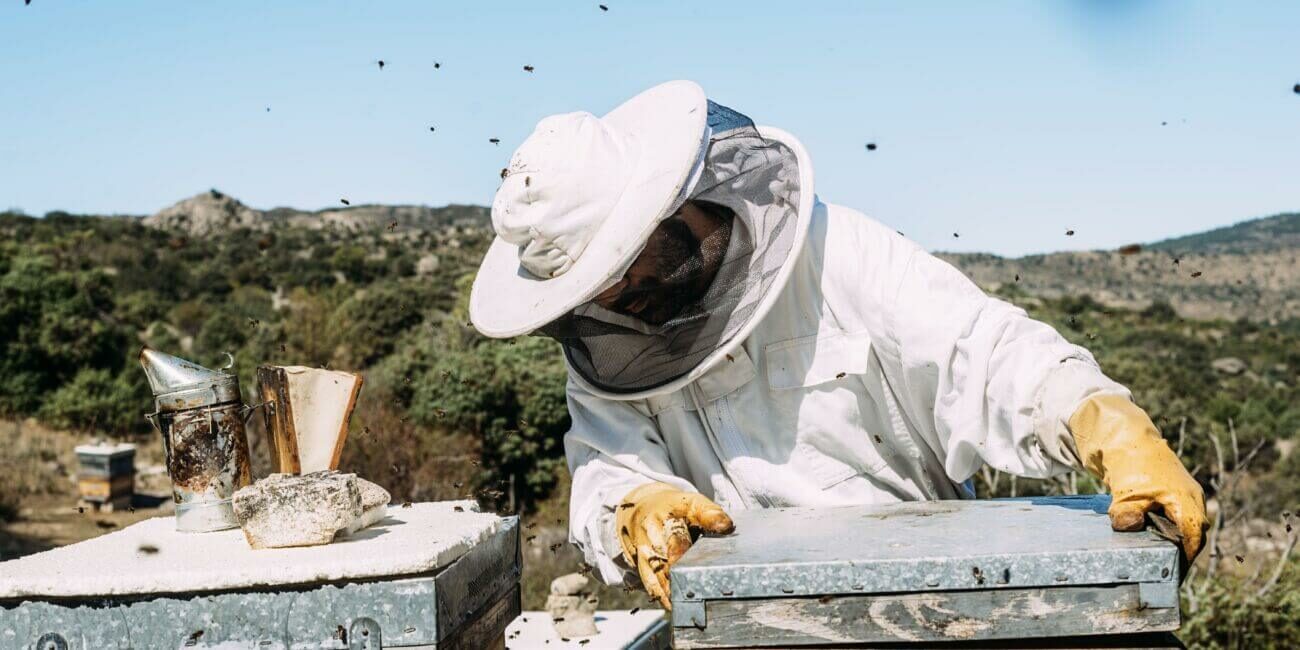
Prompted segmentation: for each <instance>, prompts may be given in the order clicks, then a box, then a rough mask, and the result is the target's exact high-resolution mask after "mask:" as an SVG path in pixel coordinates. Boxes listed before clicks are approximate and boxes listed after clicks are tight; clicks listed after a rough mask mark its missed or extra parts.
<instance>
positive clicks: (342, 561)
mask: <svg viewBox="0 0 1300 650" xmlns="http://www.w3.org/2000/svg"><path fill="white" fill-rule="evenodd" d="M457 507H459V508H461V509H462V510H463V511H462V512H458V511H456V508H457ZM476 510H477V507H476V506H475V504H474V503H473V502H472V501H444V502H438V503H417V504H412V505H411V506H410V507H406V508H404V507H402V506H389V508H388V515H387V517H386V518H385V519H384V520H382V521H380V522H379V523H376V524H375V525H374V526H371V527H370V528H367V529H365V530H362V531H360V532H358V533H356V534H355V535H352V536H351V537H347V538H342V539H339V540H336V541H335V542H334V543H332V544H327V545H324V546H309V547H303V548H283V549H263V550H257V551H255V550H253V549H251V548H249V546H248V542H247V541H245V539H244V534H243V532H242V531H240V530H239V529H237V528H236V529H233V530H225V531H220V532H212V533H182V532H177V531H176V529H175V528H176V522H175V520H174V518H172V517H157V518H154V519H149V520H146V521H143V522H140V523H137V524H134V525H132V526H128V527H126V528H124V529H122V530H120V531H117V532H113V533H109V534H107V535H103V536H100V537H96V538H94V539H90V540H86V541H84V542H79V543H77V544H71V545H69V546H64V547H61V548H56V549H53V550H50V551H45V552H43V553H37V554H34V555H29V556H27V557H23V558H19V559H16V560H10V561H8V562H4V563H0V600H4V599H16V598H28V599H34V600H44V599H54V598H85V597H94V596H127V595H146V594H186V593H209V592H215V591H225V590H237V589H250V588H263V587H282V586H291V585H310V584H315V583H321V582H337V581H346V580H364V579H373V578H385V577H394V576H404V575H410V574H419V573H427V572H430V571H435V570H438V569H440V568H442V567H445V566H447V565H448V564H450V563H451V562H453V561H455V560H456V559H457V558H459V557H461V556H462V555H464V554H465V553H466V552H467V551H469V550H470V549H471V548H473V547H474V546H475V545H476V544H478V543H480V542H482V541H483V540H486V539H487V538H488V537H490V536H492V535H493V534H494V533H496V532H497V529H498V528H499V527H500V526H501V522H502V519H501V518H500V517H498V516H496V515H495V514H490V513H481V512H477V511H476Z"/></svg>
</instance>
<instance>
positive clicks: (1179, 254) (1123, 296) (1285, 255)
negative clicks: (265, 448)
mask: <svg viewBox="0 0 1300 650" xmlns="http://www.w3.org/2000/svg"><path fill="white" fill-rule="evenodd" d="M142 223H143V224H145V225H147V226H150V227H153V228H158V229H161V230H167V231H172V232H180V233H184V234H186V235H188V236H191V237H200V238H204V237H212V236H215V235H218V234H220V233H225V232H229V231H231V230H238V229H241V228H242V229H249V230H253V231H266V232H270V231H284V230H286V229H295V228H300V229H306V230H338V231H342V232H352V233H359V232H375V233H380V235H379V237H380V238H382V239H384V240H389V241H403V240H409V239H410V238H411V237H412V236H419V235H421V234H424V233H438V232H441V231H443V230H445V229H447V228H457V227H458V228H460V229H461V230H462V231H463V232H466V233H474V238H475V239H484V240H485V239H486V238H487V236H488V235H489V231H488V228H489V227H490V226H489V224H490V218H489V214H488V209H487V208H485V207H482V206H468V205H449V206H445V207H441V208H431V207H426V206H414V205H394V206H386V205H358V206H348V207H340V208H334V209H327V210H317V211H306V210H298V209H294V208H273V209H270V210H258V209H255V208H250V207H248V206H246V205H244V204H243V203H241V202H239V201H238V200H236V199H235V198H233V197H231V196H228V195H225V194H222V193H221V192H219V191H217V190H211V191H208V192H203V193H201V194H198V195H195V196H193V197H190V198H188V199H185V200H183V201H180V202H178V203H176V204H175V205H172V206H170V207H168V208H166V209H164V210H161V211H159V212H158V213H157V214H154V215H152V216H148V217H145V218H144V219H143V220H142ZM1298 251H1300V213H1288V214H1280V215H1276V216H1272V217H1265V218H1261V219H1252V220H1248V221H1243V222H1240V223H1237V224H1235V225H1232V226H1227V227H1224V228H1217V229H1214V230H1210V231H1206V232H1203V233H1194V234H1190V235H1184V236H1181V237H1176V238H1172V239H1166V240H1163V241H1159V242H1155V243H1152V244H1148V245H1144V246H1142V247H1141V250H1140V251H1138V252H1133V251H1125V253H1120V252H1119V251H1086V252H1067V253H1050V254H1044V255H1030V256H1026V257H1020V258H1003V257H999V256H996V255H990V254H981V253H940V256H941V257H943V258H944V259H946V260H948V261H950V262H952V263H953V264H955V265H956V266H957V267H958V268H960V269H962V271H964V272H965V273H966V274H967V275H969V276H971V278H972V279H974V280H975V282H976V283H978V284H979V285H980V286H982V287H984V288H985V289H988V290H990V291H1019V292H1021V293H1025V294H1028V295H1031V296H1037V297H1043V298H1061V297H1074V296H1078V295H1081V294H1088V295H1090V296H1091V297H1092V298H1094V299H1096V300H1098V301H1100V302H1102V303H1104V304H1107V305H1112V306H1118V307H1127V308H1133V309H1141V308H1144V307H1146V306H1147V305H1149V304H1151V302H1152V301H1156V300H1160V301H1165V302H1168V303H1169V304H1171V305H1172V306H1173V307H1174V308H1175V309H1176V310H1177V311H1178V313H1179V314H1182V315H1183V316H1186V317H1189V318H1197V319H1232V320H1235V319H1240V318H1245V319H1248V320H1252V321H1260V322H1278V321H1283V320H1288V319H1293V318H1300V256H1298V255H1297V252H1298ZM430 254H431V252H430ZM470 257H471V258H472V255H471V256H470ZM469 271H472V268H466V269H465V272H469Z"/></svg>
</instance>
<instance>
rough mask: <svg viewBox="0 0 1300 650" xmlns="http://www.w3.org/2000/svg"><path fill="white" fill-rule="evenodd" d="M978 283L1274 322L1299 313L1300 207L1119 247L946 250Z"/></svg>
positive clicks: (1195, 314) (1039, 293)
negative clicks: (1012, 254) (1020, 252)
mask: <svg viewBox="0 0 1300 650" xmlns="http://www.w3.org/2000/svg"><path fill="white" fill-rule="evenodd" d="M941 257H943V258H944V259H947V260H948V261H950V262H952V263H953V264H954V265H956V266H957V267H958V268H960V269H961V270H962V271H964V272H965V273H966V274H967V275H969V276H971V278H973V279H974V280H975V282H976V283H978V284H979V285H980V286H982V287H985V288H986V289H992V290H997V291H1008V290H1015V289H1012V288H1011V285H1015V286H1016V288H1017V289H1019V290H1020V291H1022V292H1023V293H1027V294H1029V295H1034V296H1044V297H1049V298H1058V297H1061V296H1068V295H1076V296H1077V295H1082V294H1088V295H1090V296H1092V297H1093V298H1094V299H1096V300H1098V301H1099V302H1102V303H1105V304H1109V305H1116V306H1123V307H1133V308H1142V307H1145V306H1146V305H1149V304H1150V303H1151V302H1153V301H1157V300H1160V301H1165V302H1167V303H1169V304H1170V305H1172V306H1173V307H1174V308H1175V309H1176V310H1178V313H1179V314H1182V315H1183V316H1186V317H1189V318H1198V319H1205V318H1226V319H1234V320H1235V319H1238V318H1246V319H1248V320H1252V321H1263V322H1276V321H1280V320H1287V319H1292V318H1297V317H1300V213H1290V214H1281V215H1276V216H1272V217H1266V218H1263V219H1254V220H1250V221H1244V222H1242V223H1239V224H1236V225H1233V226H1228V227H1225V228H1218V229H1215V230H1210V231H1207V232H1203V233H1197V234H1192V235H1186V236H1183V237H1177V238H1174V239H1167V240H1164V241H1160V242H1156V243H1154V244H1150V245H1147V246H1142V247H1140V248H1139V247H1136V246H1134V247H1126V248H1125V249H1123V250H1122V251H1086V252H1070V253H1051V254H1047V255H1029V256H1026V257H1020V258H1003V257H998V256H996V255H988V254H978V253H976V254H970V253H965V254H961V253H943V254H941Z"/></svg>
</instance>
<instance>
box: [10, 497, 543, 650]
mask: <svg viewBox="0 0 1300 650" xmlns="http://www.w3.org/2000/svg"><path fill="white" fill-rule="evenodd" d="M520 571H521V565H520V555H519V520H518V518H517V517H508V518H505V519H503V521H502V524H501V526H500V527H499V528H498V530H497V531H496V532H495V533H494V534H493V535H492V536H491V537H490V538H489V539H487V540H485V541H484V542H482V543H480V544H478V545H476V546H475V547H474V548H472V549H470V550H469V551H468V552H466V553H465V554H464V555H463V556H461V557H460V558H459V559H458V560H457V561H456V562H454V563H452V564H451V565H449V566H448V567H446V568H445V569H443V570H441V571H439V572H438V573H437V574H434V575H424V576H394V577H392V578H389V579H377V580H371V581H366V582H348V583H340V584H326V585H318V586H308V587H300V588H294V589H284V590H265V591H244V592H227V593H216V594H192V595H177V596H174V597H173V596H158V597H142V598H125V597H124V598H107V599H95V600H82V601H76V600H59V601H51V602H34V601H27V602H14V601H7V602H0V648H4V649H8V648H24V649H28V648H40V650H45V649H46V647H47V646H48V647H49V648H63V647H66V648H67V649H68V650H100V649H123V650H125V649H141V648H188V647H195V648H203V647H222V648H248V649H250V650H271V649H280V648H284V649H288V648H339V649H347V648H351V647H372V648H380V647H385V648H387V647H436V646H437V644H438V643H439V642H440V641H442V640H443V639H445V638H446V637H447V636H448V635H450V634H453V633H455V632H456V630H457V629H459V628H460V627H461V626H463V625H465V624H467V623H468V622H470V621H472V620H473V619H474V617H475V616H478V615H480V614H481V613H482V612H483V611H485V610H486V609H487V608H488V607H490V606H491V604H492V603H493V602H495V601H497V600H498V599H500V598H501V597H502V596H503V595H505V594H507V593H510V591H511V590H512V589H514V588H515V587H516V585H517V584H518V581H519V575H520ZM38 642H39V643H40V645H38ZM48 644H53V645H48Z"/></svg>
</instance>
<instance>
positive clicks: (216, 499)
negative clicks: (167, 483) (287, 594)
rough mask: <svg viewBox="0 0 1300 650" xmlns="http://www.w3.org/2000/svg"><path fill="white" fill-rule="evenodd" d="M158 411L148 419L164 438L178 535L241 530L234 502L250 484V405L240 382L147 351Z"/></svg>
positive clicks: (147, 368) (142, 360)
mask: <svg viewBox="0 0 1300 650" xmlns="http://www.w3.org/2000/svg"><path fill="white" fill-rule="evenodd" d="M140 365H142V366H144V370H145V374H146V375H147V376H148V377H149V385H150V388H152V389H153V393H154V406H155V411H154V412H153V413H150V414H149V415H147V416H145V417H147V418H148V419H149V422H150V423H152V424H153V426H154V428H155V429H157V430H158V433H159V434H161V435H162V439H163V447H164V449H165V450H166V453H167V474H168V475H169V476H170V477H171V480H172V498H173V499H174V500H175V502H176V530H179V531H185V532H207V531H214V530H225V529H227V528H234V527H236V526H238V525H239V524H238V522H236V521H235V513H234V510H233V509H232V508H231V504H230V498H231V496H233V495H234V493H235V490H238V489H239V488H241V487H243V486H245V485H248V484H249V482H250V480H251V474H250V470H249V464H248V463H249V453H248V438H247V437H246V436H245V434H244V423H245V421H246V420H247V418H248V416H249V415H250V414H251V413H252V411H253V409H254V408H256V407H248V406H245V405H244V404H243V402H242V399H241V396H240V392H239V378H238V377H237V376H235V375H232V374H227V373H225V372H222V371H221V370H211V369H208V368H204V367H202V366H200V365H198V364H195V363H192V362H189V361H186V360H185V359H181V358H179V357H174V356H171V355H169V354H163V353H161V352H158V351H157V350H153V349H150V348H147V347H146V348H144V349H143V350H141V351H140Z"/></svg>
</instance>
